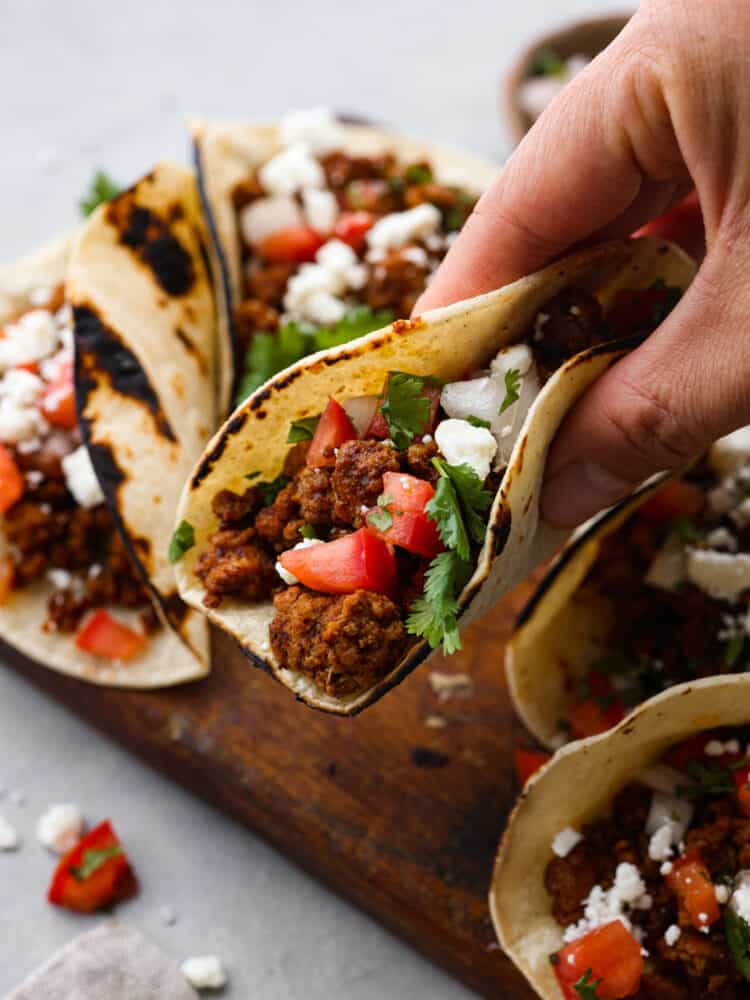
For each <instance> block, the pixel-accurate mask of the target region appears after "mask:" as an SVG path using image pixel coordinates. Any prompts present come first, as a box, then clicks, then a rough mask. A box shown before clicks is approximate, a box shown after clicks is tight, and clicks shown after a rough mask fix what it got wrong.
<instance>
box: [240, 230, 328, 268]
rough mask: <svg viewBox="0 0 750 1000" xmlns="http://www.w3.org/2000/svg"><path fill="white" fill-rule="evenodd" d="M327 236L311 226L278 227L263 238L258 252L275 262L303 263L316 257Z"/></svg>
mask: <svg viewBox="0 0 750 1000" xmlns="http://www.w3.org/2000/svg"><path fill="white" fill-rule="evenodd" d="M324 242H325V238H324V237H323V236H321V235H320V233H319V232H318V231H317V230H316V229H313V228H312V227H311V226H289V227H287V228H286V229H277V230H276V232H275V233H271V234H270V235H268V236H266V237H265V239H262V240H261V241H260V243H259V244H258V246H257V248H256V249H257V251H258V254H259V255H260V256H261V257H263V258H264V259H265V260H269V261H272V262H273V263H275V264H303V263H305V262H306V261H311V260H314V259H315V254H316V253H317V252H318V250H320V248H321V247H322V246H323V243H324Z"/></svg>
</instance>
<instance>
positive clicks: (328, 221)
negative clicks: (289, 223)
mask: <svg viewBox="0 0 750 1000" xmlns="http://www.w3.org/2000/svg"><path fill="white" fill-rule="evenodd" d="M302 204H303V205H304V206H305V216H306V217H307V222H308V225H310V226H312V227H313V229H316V230H317V231H318V232H319V233H330V232H331V230H332V229H333V227H334V225H335V224H336V219H337V218H338V216H339V203H338V201H337V200H336V195H335V194H334V193H333V191H317V190H316V189H315V188H306V189H305V190H304V191H303V192H302Z"/></svg>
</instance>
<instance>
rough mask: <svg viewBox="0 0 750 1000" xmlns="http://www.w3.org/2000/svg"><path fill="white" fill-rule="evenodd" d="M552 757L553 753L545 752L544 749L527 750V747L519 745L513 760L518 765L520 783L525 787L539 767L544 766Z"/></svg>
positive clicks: (517, 771)
mask: <svg viewBox="0 0 750 1000" xmlns="http://www.w3.org/2000/svg"><path fill="white" fill-rule="evenodd" d="M551 757H552V754H551V753H545V752H544V751H542V750H527V749H526V748H525V747H517V748H516V750H515V751H514V753H513V762H514V764H515V767H516V777H517V778H518V784H519V785H521V786H522V787H523V785H525V784H526V782H527V781H528V780H529V778H530V777H531V776H532V775H533V774H536V772H537V771H538V770H539V768H540V767H543V766H544V765H545V764H546V763H547V761H548V760H550V759H551Z"/></svg>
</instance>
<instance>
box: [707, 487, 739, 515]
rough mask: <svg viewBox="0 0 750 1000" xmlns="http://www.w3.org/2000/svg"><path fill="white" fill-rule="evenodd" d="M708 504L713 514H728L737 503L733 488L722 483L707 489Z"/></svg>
mask: <svg viewBox="0 0 750 1000" xmlns="http://www.w3.org/2000/svg"><path fill="white" fill-rule="evenodd" d="M707 498H708V506H709V509H710V510H712V511H713V512H714V514H728V513H729V511H730V510H732V509H733V508H734V507H735V505H736V504H737V497H736V496H735V493H734V490H733V489H731V488H730V487H729V486H726V485H724V484H723V483H722V484H721V485H720V486H715V487H714V488H713V489H712V490H709V491H708V494H707Z"/></svg>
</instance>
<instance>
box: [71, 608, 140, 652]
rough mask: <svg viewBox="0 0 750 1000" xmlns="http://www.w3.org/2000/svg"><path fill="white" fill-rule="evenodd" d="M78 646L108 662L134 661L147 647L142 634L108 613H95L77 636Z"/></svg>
mask: <svg viewBox="0 0 750 1000" xmlns="http://www.w3.org/2000/svg"><path fill="white" fill-rule="evenodd" d="M76 646H78V648H79V649H83V650H85V652H87V653H91V654H92V655H93V656H103V657H105V658H106V659H108V660H132V658H133V657H134V656H137V655H138V653H140V652H141V651H142V650H143V649H144V648H145V646H146V639H145V637H144V636H142V635H141V633H140V632H134V631H133V629H132V628H128V626H127V625H123V624H122V623H121V622H118V621H115V619H114V618H112V617H111V615H109V614H108V613H107V612H106V611H102V610H99V611H95V612H94V614H93V615H92V616H91V617H90V618H89V620H88V621H87V622H86V624H85V625H84V626H83V628H82V629H81V631H80V632H79V633H78V635H77V636H76Z"/></svg>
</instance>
